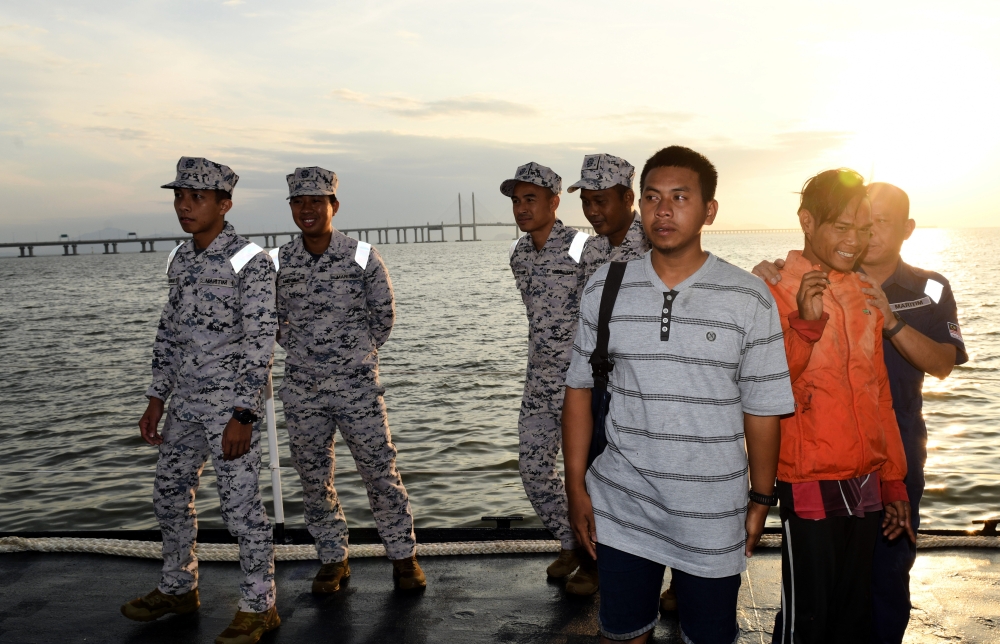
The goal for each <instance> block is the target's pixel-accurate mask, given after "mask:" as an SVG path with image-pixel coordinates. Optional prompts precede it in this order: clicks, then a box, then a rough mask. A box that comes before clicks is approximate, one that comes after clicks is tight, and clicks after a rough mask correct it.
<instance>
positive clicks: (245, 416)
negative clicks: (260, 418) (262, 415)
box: [233, 409, 257, 425]
mask: <svg viewBox="0 0 1000 644" xmlns="http://www.w3.org/2000/svg"><path fill="white" fill-rule="evenodd" d="M233 418H235V419H236V421H237V422H238V423H239V424H241V425H252V424H253V423H254V422H256V420H257V416H256V415H255V414H254V413H253V412H252V411H250V410H249V409H243V410H241V411H236V410H235V409H234V410H233Z"/></svg>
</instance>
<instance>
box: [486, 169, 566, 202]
mask: <svg viewBox="0 0 1000 644" xmlns="http://www.w3.org/2000/svg"><path fill="white" fill-rule="evenodd" d="M519 181H524V182H525V183H533V184H535V185H536V186H541V187H543V188H548V189H549V190H551V191H552V192H553V193H554V194H559V193H560V192H562V177H560V176H559V175H558V174H556V173H555V172H553V171H552V168H546V167H545V166H543V165H538V164H537V163H535V162H534V161H532V162H531V163H526V164H524V165H522V166H521V167H519V168H518V169H517V172H515V173H514V178H513V179H507V180H506V181H504V182H503V183H501V184H500V192H501V193H503V195H504V196H505V197H513V196H514V186H516V185H517V183H518V182H519Z"/></svg>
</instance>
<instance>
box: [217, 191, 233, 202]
mask: <svg viewBox="0 0 1000 644" xmlns="http://www.w3.org/2000/svg"><path fill="white" fill-rule="evenodd" d="M212 192H214V193H215V201H216V203H219V202H222V201H225V200H226V199H229V200H230V201H232V200H233V193H231V192H229V191H228V190H213V191H212Z"/></svg>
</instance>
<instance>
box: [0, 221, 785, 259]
mask: <svg viewBox="0 0 1000 644" xmlns="http://www.w3.org/2000/svg"><path fill="white" fill-rule="evenodd" d="M483 227H490V228H494V227H502V228H513V229H514V235H515V237H514V238H516V236H517V235H518V234H519V232H518V231H517V227H516V226H515V225H514V224H513V223H509V222H490V223H475V222H473V223H471V224H463V223H461V221H460V222H459V223H457V224H446V223H444V222H441V223H440V224H431V223H427V224H424V225H416V226H412V225H411V226H371V227H365V228H346V229H338V230H340V232H342V233H344V234H346V235H350V236H352V237H354V238H356V239H360V240H363V241H367V242H372V238H373V237H374V238H375V242H374V243H376V244H390V243H395V244H407V243H410V233H411V232H412V238H413V243H417V244H423V243H436V242H444V241H446V239H445V229H446V228H457V229H458V239H457V240H456V241H460V242H465V241H482V240H480V239H479V236H478V229H479V228H483ZM572 227H573V228H575V229H577V230H582V231H584V232H588V233H591V234H592V233H593V232H594V229H593V228H591V227H590V226H572ZM468 229H471V232H472V237H471V238H468V239H467V238H466V232H467V230H468ZM393 232H395V236H394V237H393V235H392V233H393ZM784 232H799V229H798V228H755V229H744V230H734V229H718V228H717V229H712V228H706V229H705V230H704V233H706V234H715V235H750V234H767V233H784ZM240 234H241V235H242V236H243V237H247V238H251V239H252V238H258V239H260V238H263V240H264V246H265V247H266V248H274V247H276V246H278V245H279V238H281V237H285V236H287V237H288V238H289V240H291V239H294V238H295V237H296V236H298V235H299V234H300V232H299V231H297V230H295V231H289V232H270V233H250V234H246V233H240ZM186 239H188V237H187V236H186V235H184V234H180V235H168V236H155V237H139V236H137V235H135V234H134V233H129V235H128V236H127V237H124V238H119V239H69V238H68V237H67V236H66V235H63V236H62V238H60V239H57V240H54V241H33V242H6V243H0V248H18V249H20V251H21V255H20V256H21V257H34V256H35V248H36V247H45V246H62V248H63V255H77V254H78V252H77V247H78V246H95V245H96V246H102V245H103V246H104V254H105V255H113V254H117V253H118V246H119V244H139V246H140V248H141V250H140V251H139V252H142V253H153V252H156V243H157V242H160V243H173V245H174V246H178V245H180V244H181V243H182V242H183V241H185V240H186ZM512 239H513V238H512Z"/></svg>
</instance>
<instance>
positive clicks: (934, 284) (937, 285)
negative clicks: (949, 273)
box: [924, 278, 944, 304]
mask: <svg viewBox="0 0 1000 644" xmlns="http://www.w3.org/2000/svg"><path fill="white" fill-rule="evenodd" d="M943 292H944V284H942V283H941V282H939V281H937V280H932V279H930V278H928V279H927V285H926V286H924V294H925V295H927V296H928V297H929V298H931V299H932V300H934V303H935V304H937V303H938V302H940V301H941V293H943Z"/></svg>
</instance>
